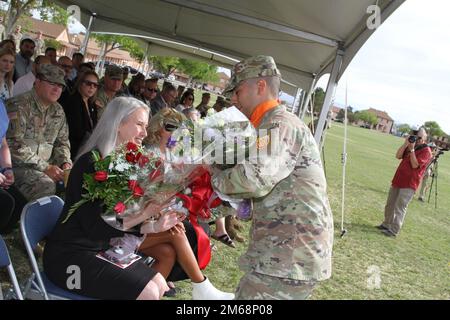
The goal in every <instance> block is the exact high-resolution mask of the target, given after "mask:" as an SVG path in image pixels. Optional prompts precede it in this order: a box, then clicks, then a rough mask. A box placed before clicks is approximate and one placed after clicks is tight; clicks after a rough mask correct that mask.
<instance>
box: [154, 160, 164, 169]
mask: <svg viewBox="0 0 450 320" xmlns="http://www.w3.org/2000/svg"><path fill="white" fill-rule="evenodd" d="M161 164H162V161H161V160H158V161H156V162H155V167H156V168H158V167H159V166H160V165H161Z"/></svg>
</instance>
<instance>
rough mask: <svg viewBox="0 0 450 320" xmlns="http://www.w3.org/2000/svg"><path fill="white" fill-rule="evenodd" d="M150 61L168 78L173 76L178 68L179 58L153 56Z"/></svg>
mask: <svg viewBox="0 0 450 320" xmlns="http://www.w3.org/2000/svg"><path fill="white" fill-rule="evenodd" d="M150 59H151V61H152V62H153V66H154V68H155V69H156V70H158V71H160V72H162V73H164V75H165V76H166V77H167V76H169V75H170V74H172V73H173V72H174V71H175V70H176V69H177V66H178V58H177V57H160V56H151V57H150Z"/></svg>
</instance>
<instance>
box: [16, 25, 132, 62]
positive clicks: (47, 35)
mask: <svg viewBox="0 0 450 320" xmlns="http://www.w3.org/2000/svg"><path fill="white" fill-rule="evenodd" d="M29 21H30V22H31V26H30V31H29V32H25V31H24V32H23V34H24V35H27V36H29V37H31V38H36V37H37V33H38V32H39V31H42V35H43V38H44V39H53V40H56V41H58V42H59V43H60V44H61V48H59V49H58V50H57V55H58V57H60V56H69V57H72V55H73V54H74V53H75V52H79V51H80V48H81V46H82V44H83V41H84V35H83V34H79V35H78V34H69V31H68V29H67V27H66V26H63V25H59V24H54V23H50V22H46V21H42V20H38V19H34V18H29ZM101 50H102V48H101V45H99V44H98V43H97V42H96V41H95V40H94V39H93V38H91V39H89V43H88V47H87V50H86V54H85V61H97V60H98V59H99V56H100V54H101ZM105 60H107V61H110V62H112V63H115V64H117V65H128V66H131V67H133V68H136V69H138V68H139V66H140V64H139V62H138V61H136V60H135V59H133V58H132V57H131V56H130V54H129V53H128V52H127V51H125V50H120V49H115V50H113V51H111V52H109V53H108V54H107V55H106V58H105Z"/></svg>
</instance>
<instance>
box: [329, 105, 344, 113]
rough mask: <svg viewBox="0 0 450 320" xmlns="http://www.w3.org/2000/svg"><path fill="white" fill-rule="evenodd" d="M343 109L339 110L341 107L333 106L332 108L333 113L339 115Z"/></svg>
mask: <svg viewBox="0 0 450 320" xmlns="http://www.w3.org/2000/svg"><path fill="white" fill-rule="evenodd" d="M342 109H343V108H339V107H337V106H332V107H331V112H334V113H339V111H341V110H342Z"/></svg>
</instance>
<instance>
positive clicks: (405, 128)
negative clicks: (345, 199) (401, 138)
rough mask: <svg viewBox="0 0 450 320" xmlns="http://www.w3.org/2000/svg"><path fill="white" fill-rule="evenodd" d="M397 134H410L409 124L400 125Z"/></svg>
mask: <svg viewBox="0 0 450 320" xmlns="http://www.w3.org/2000/svg"><path fill="white" fill-rule="evenodd" d="M397 132H400V133H401V134H402V135H405V134H408V133H410V132H411V127H410V125H409V124H407V123H404V124H399V125H398V126H397Z"/></svg>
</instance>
